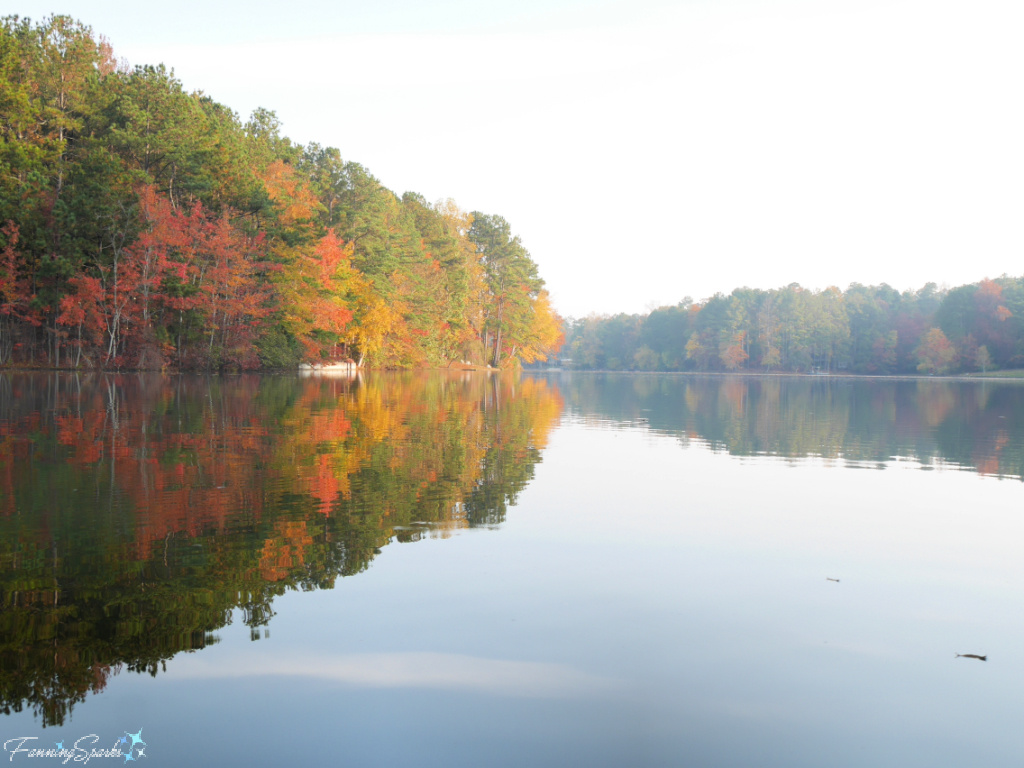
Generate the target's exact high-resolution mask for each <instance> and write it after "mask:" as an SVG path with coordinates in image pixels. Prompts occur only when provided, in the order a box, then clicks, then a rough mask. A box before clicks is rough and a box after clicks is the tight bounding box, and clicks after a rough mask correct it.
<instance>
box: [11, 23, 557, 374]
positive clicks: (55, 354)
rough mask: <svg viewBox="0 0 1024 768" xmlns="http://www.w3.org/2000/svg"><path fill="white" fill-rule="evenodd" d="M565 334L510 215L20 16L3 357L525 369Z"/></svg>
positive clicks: (97, 40)
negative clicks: (439, 192) (421, 189)
mask: <svg viewBox="0 0 1024 768" xmlns="http://www.w3.org/2000/svg"><path fill="white" fill-rule="evenodd" d="M560 333H561V321H560V319H559V318H558V317H557V316H556V315H555V314H554V312H553V311H552V309H551V306H550V303H549V301H548V297H547V294H546V292H545V291H544V288H543V280H541V278H540V277H539V275H538V273H537V266H536V264H535V263H534V262H533V260H532V259H531V258H530V255H529V253H528V252H527V251H526V249H525V248H524V247H523V245H522V243H521V242H520V240H519V238H518V237H514V236H513V235H512V232H511V229H510V227H509V224H508V222H506V221H505V220H504V219H502V218H501V217H499V216H493V215H484V214H481V213H466V212H464V211H461V210H460V209H459V208H458V207H457V206H456V205H455V204H454V203H453V202H452V201H451V200H448V201H444V202H440V203H436V204H428V202H427V201H426V200H425V199H424V198H423V197H422V196H420V195H417V194H413V193H408V192H407V193H405V194H404V195H403V196H402V197H397V196H396V195H395V194H394V193H392V192H391V191H389V190H388V189H385V188H384V187H383V186H382V185H381V184H380V182H379V181H378V180H377V179H375V178H374V177H373V176H371V175H370V174H369V172H368V171H367V170H366V169H365V168H363V167H362V166H360V165H358V164H357V163H353V162H345V161H343V160H342V158H341V155H340V153H339V151H338V150H337V149H334V148H330V147H322V146H320V145H319V144H315V143H311V144H309V145H306V146H302V145H299V144H295V143H293V142H292V141H290V140H289V139H288V138H287V137H284V136H282V135H281V133H280V123H279V121H278V120H277V118H276V116H275V115H274V113H273V112H271V111H268V110H265V109H258V110H256V111H255V112H254V113H253V114H252V116H251V118H250V119H249V120H248V122H245V123H243V122H241V121H240V120H239V118H238V116H237V115H236V114H235V113H234V112H232V111H231V110H230V109H228V108H227V107H225V106H223V105H222V104H218V103H217V102H215V101H214V100H213V99H211V98H210V97H209V96H206V95H205V94H203V93H201V92H198V93H186V92H185V91H184V90H183V89H182V85H181V83H180V82H179V81H178V80H177V79H176V78H175V77H174V75H173V72H169V71H168V70H166V69H165V68H164V67H163V65H160V66H157V67H153V66H139V67H135V68H134V69H130V68H128V66H127V65H126V64H124V63H123V62H119V61H118V60H117V59H116V58H115V57H114V55H113V52H112V49H111V46H110V45H109V43H108V42H107V41H106V40H105V39H104V38H102V37H96V36H94V35H93V34H92V31H91V30H90V28H89V27H86V26H84V25H83V24H81V23H80V22H77V21H74V20H72V19H70V18H68V17H66V16H53V17H51V18H48V19H45V20H44V21H42V22H41V23H32V22H31V21H30V20H28V19H20V18H18V17H16V16H10V17H5V18H3V19H0V365H8V364H12V363H13V364H16V365H43V366H59V367H107V368H118V367H136V368H163V367H166V366H171V367H177V368H204V369H209V368H223V367H229V368H255V367H259V366H275V367H276V366H294V365H297V364H298V363H299V362H300V361H303V360H308V361H316V360H319V359H329V358H351V359H354V360H357V361H364V360H365V361H368V362H370V363H372V364H374V365H381V366H412V365H421V364H429V365H444V364H447V363H450V362H452V361H455V360H469V361H472V362H474V363H490V364H492V365H496V366H498V365H501V366H505V365H509V364H515V361H516V360H522V361H524V362H529V361H531V360H534V359H537V358H543V356H544V355H546V354H547V352H548V351H549V350H551V349H552V348H553V347H555V346H557V344H558V343H559V340H560Z"/></svg>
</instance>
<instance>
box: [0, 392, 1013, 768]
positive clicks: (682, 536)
mask: <svg viewBox="0 0 1024 768" xmlns="http://www.w3.org/2000/svg"><path fill="white" fill-rule="evenodd" d="M1022 474H1024V387H1021V386H1018V385H1015V384H1013V383H999V382H990V383H980V382H965V383H958V382H946V381H927V380H926V381H879V380H874V381H867V380H858V381H851V380H833V379H826V378H824V377H813V378H803V379H797V378H794V379H786V378H713V377H708V378H700V377H670V376H663V377H662V376H626V375H622V376H611V375H609V376H602V375H590V376H585V375H582V376H551V377H540V376H537V377H523V378H521V379H519V380H515V379H512V378H499V377H493V378H488V377H486V376H482V375H477V374H472V375H461V376H442V375H427V374H405V375H397V374H396V375H385V374H374V375H367V376H364V377H363V378H361V379H360V380H354V381H349V380H345V379H299V378H293V377H286V376H266V377H213V378H205V377H157V376H77V377H76V376H73V375H65V374H62V375H53V374H50V375H22V374H0V697H2V701H0V708H2V711H3V713H4V715H3V716H0V741H4V742H8V746H7V748H6V751H5V752H4V753H3V754H0V758H4V759H9V758H10V757H11V751H10V750H11V749H13V748H14V746H15V745H12V744H11V743H10V741H9V740H11V739H19V740H20V738H21V737H33V738H34V740H33V741H29V742H24V744H23V747H24V748H31V747H35V748H56V745H57V744H58V743H61V744H63V746H65V747H68V746H70V745H72V744H73V743H74V742H75V741H76V740H78V739H80V738H82V737H84V736H87V735H89V734H96V735H97V743H96V744H95V745H93V746H95V747H103V748H108V747H113V746H115V745H117V744H118V741H117V740H118V738H119V737H121V736H123V735H125V734H126V732H127V733H134V734H137V735H138V734H139V731H140V729H142V730H141V738H142V740H144V741H145V747H143V750H144V753H143V755H139V748H140V747H142V745H141V744H136V745H135V746H134V749H133V750H132V753H131V754H132V756H133V757H138V758H140V759H141V758H142V757H144V758H145V759H147V760H150V761H152V762H153V764H156V765H192V764H194V765H226V766H242V765H292V764H299V763H301V764H313V765H319V764H330V765H336V766H445V767H446V768H447V767H451V766H524V765H530V766H564V765H580V766H679V765H687V766H734V765H735V766H787V767H790V766H823V765H828V766H906V765H927V766H976V765H985V766H1011V765H1012V766H1016V765H1019V764H1020V763H1021V759H1022V756H1024V735H1022V732H1021V729H1020V728H1019V724H1018V723H1017V720H1018V717H1017V715H1018V713H1019V711H1020V710H1021V698H1022V696H1024V694H1021V685H1020V681H1021V680H1022V679H1024V643H1022V642H1021V640H1022V638H1024V610H1022V609H1024V558H1022V557H1021V551H1022V547H1021V544H1022V541H1024V517H1022V513H1024V484H1022V482H1021V477H1022ZM957 653H960V654H976V655H983V656H986V658H987V660H986V661H981V660H978V659H972V658H956V654H957ZM129 745H132V741H131V739H130V738H129V740H128V742H127V744H125V745H120V746H118V747H117V748H118V749H119V750H120V751H123V752H126V751H127V749H128V746H129ZM13 757H14V760H13V761H12V762H21V763H26V762H28V763H29V764H31V765H46V764H58V763H55V762H54V759H53V758H51V759H43V760H41V761H40V760H32V759H31V758H29V757H28V756H27V755H26V754H24V753H22V754H16V755H14V756H13ZM112 759H113V760H114V761H115V762H111V758H95V760H96V762H92V763H91V764H93V765H96V764H98V765H113V764H118V765H121V764H124V762H125V759H126V758H125V757H119V758H112ZM58 762H59V761H58Z"/></svg>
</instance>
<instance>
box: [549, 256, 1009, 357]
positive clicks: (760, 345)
mask: <svg viewBox="0 0 1024 768" xmlns="http://www.w3.org/2000/svg"><path fill="white" fill-rule="evenodd" d="M561 355H562V364H563V365H564V366H565V367H572V368H582V369H602V370H639V371H737V372H738V371H758V372H768V371H782V372H786V371H788V372H802V373H811V372H814V373H818V372H820V373H838V372H849V373H860V374H876V375H879V374H899V373H913V374H919V373H923V374H945V373H960V372H974V371H978V372H982V373H985V372H988V371H991V370H994V369H999V368H1003V369H1006V368H1022V367H1024V278H1012V277H1007V276H1005V275H1004V276H1002V277H999V278H996V279H994V280H989V279H985V280H982V281H981V282H979V283H975V284H972V285H963V286H959V287H956V288H952V289H940V288H939V287H938V286H937V285H935V284H934V283H928V284H927V285H925V286H924V287H923V288H921V289H920V290H917V291H904V292H900V291H897V290H895V289H894V288H891V287H890V286H888V285H885V284H882V285H877V286H864V285H859V284H856V283H855V284H853V285H851V286H850V287H849V288H847V290H846V291H841V290H839V289H838V288H834V287H832V288H827V289H825V290H822V291H813V290H808V289H805V288H802V287H801V286H799V285H797V284H795V283H794V284H792V285H788V286H786V287H784V288H778V289H775V290H769V291H764V290H756V289H751V288H738V289H736V290H734V291H733V292H732V293H731V294H729V295H728V296H725V295H723V294H717V295H715V296H713V297H711V298H710V299H707V300H706V301H702V302H694V301H693V300H692V299H689V298H686V299H684V300H683V301H681V302H679V304H678V305H676V306H673V307H661V308H659V309H655V310H653V311H652V312H650V313H649V314H647V315H626V314H619V315H614V316H610V317H607V316H606V317H597V316H592V317H587V318H582V319H570V320H568V321H567V324H566V343H565V346H564V348H563V349H562V352H561Z"/></svg>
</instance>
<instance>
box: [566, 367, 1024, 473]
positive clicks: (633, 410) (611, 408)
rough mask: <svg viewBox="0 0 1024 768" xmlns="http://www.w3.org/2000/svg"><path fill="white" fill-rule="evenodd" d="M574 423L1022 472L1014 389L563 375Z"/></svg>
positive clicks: (757, 447)
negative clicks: (606, 422) (600, 422)
mask: <svg viewBox="0 0 1024 768" xmlns="http://www.w3.org/2000/svg"><path fill="white" fill-rule="evenodd" d="M553 380H556V381H557V382H558V386H559V388H560V389H561V391H562V393H563V395H564V396H565V398H566V401H567V404H568V407H569V408H570V411H571V412H572V413H573V414H574V416H575V417H576V418H579V419H581V420H583V421H592V420H595V419H596V420H611V421H612V422H613V423H615V424H617V425H623V424H631V425H638V426H643V427H646V428H650V429H652V430H655V431H658V432H661V433H666V434H672V435H676V436H678V437H679V439H680V440H681V441H682V442H683V443H684V444H685V443H690V442H698V443H702V444H706V445H709V446H710V447H711V448H713V449H714V450H719V451H728V452H729V453H731V454H734V455H737V456H763V455H769V456H782V457H788V458H793V459H799V458H805V457H818V458H825V459H836V460H842V461H843V462H845V463H847V464H850V465H857V466H868V467H872V466H878V467H884V466H886V465H887V464H888V463H889V462H891V461H893V460H894V459H912V460H914V461H917V462H919V463H921V464H923V465H932V464H935V463H942V464H953V465H957V466H959V467H962V468H965V469H971V470H974V471H977V472H979V473H981V474H985V475H995V476H1006V477H1015V478H1022V477H1024V386H1022V385H1020V384H1017V383H1014V382H983V381H945V380H936V381H932V380H926V379H924V380H922V379H918V380H869V379H847V378H826V377H803V378H794V377H741V376H736V377H721V376H719V377H698V376H685V377H680V376H635V375H634V376H629V375H616V374H606V375H602V374H592V375H566V376H562V377H558V378H557V379H553Z"/></svg>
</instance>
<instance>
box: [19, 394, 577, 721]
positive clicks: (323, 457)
mask: <svg viewBox="0 0 1024 768" xmlns="http://www.w3.org/2000/svg"><path fill="white" fill-rule="evenodd" d="M562 407H563V404H562V401H561V399H560V396H559V394H558V390H557V388H556V387H553V386H551V385H549V384H547V383H545V382H543V381H539V380H535V379H523V380H521V381H516V380H513V379H511V378H507V377H488V376H482V375H462V376H459V377H451V376H443V375H416V374H407V375H393V376H384V375H382V376H375V377H374V376H371V377H369V378H366V379H362V380H358V381H346V380H342V379H303V380H299V379H295V378H292V377H255V376H253V377H244V376H243V377H232V378H216V377H214V378H202V377H175V378H166V377H159V376H148V375H147V376H81V375H78V376H76V375H65V374H61V375H27V374H25V375H22V374H14V375H2V376H0V606H2V611H0V707H2V711H4V712H5V713H6V714H10V713H11V712H12V711H21V710H22V709H23V708H28V709H30V710H31V711H33V712H34V713H35V714H36V716H37V717H39V718H40V719H41V721H42V723H43V725H59V724H62V723H63V722H64V721H65V719H66V718H68V717H69V715H70V713H71V710H72V708H73V706H74V705H75V704H76V703H78V702H81V701H83V700H84V699H85V697H86V696H87V695H88V694H90V693H96V692H99V691H102V690H103V689H104V688H105V686H106V685H107V683H108V680H109V679H110V677H111V676H113V675H116V674H118V673H119V672H122V671H126V672H138V673H149V674H151V675H156V674H157V673H158V672H159V671H160V670H161V669H166V663H167V661H168V660H169V659H170V658H171V657H173V656H174V655H175V654H176V653H178V652H181V651H191V650H197V649H201V648H203V647H204V646H206V645H209V644H210V643H214V642H216V641H217V638H216V635H214V634H213V633H214V632H215V631H216V630H217V629H219V628H221V627H223V626H225V625H226V624H228V623H229V622H230V621H231V617H232V612H233V611H234V610H235V609H241V611H242V616H243V619H244V621H245V623H246V624H247V625H248V626H249V627H250V631H251V636H252V639H254V640H256V639H260V637H261V636H265V633H266V629H265V628H264V627H265V625H266V624H267V623H268V622H269V620H270V618H271V617H272V616H273V601H274V598H275V597H277V596H279V595H281V594H283V593H284V592H285V591H286V590H290V589H300V590H313V589H323V588H329V587H332V586H333V585H334V582H335V580H336V578H337V577H338V576H346V575H350V574H354V573H357V572H360V571H362V570H364V569H365V568H367V566H368V564H369V563H370V561H371V560H372V559H373V558H374V556H375V555H376V554H377V553H379V552H380V550H381V548H382V547H384V546H385V545H386V544H387V543H388V542H390V541H392V540H395V539H397V540H399V541H412V540H415V539H417V538H420V537H422V536H424V535H432V536H445V535H449V534H450V532H451V531H452V530H453V529H457V528H460V527H468V526H490V525H496V524H498V523H500V522H502V521H503V520H504V517H505V514H506V510H507V508H508V506H509V505H511V504H513V503H514V502H515V499H516V495H517V494H518V493H519V492H520V491H521V490H522V489H523V488H524V487H525V486H526V484H527V483H528V482H529V481H530V479H531V478H532V476H533V468H534V465H535V464H536V463H537V462H538V461H539V460H540V452H541V450H542V449H543V447H544V444H545V440H546V438H547V435H548V432H549V431H550V429H551V428H552V426H553V425H554V424H555V422H556V421H557V419H558V417H559V415H560V414H561V411H562ZM261 632H262V633H263V634H261Z"/></svg>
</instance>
